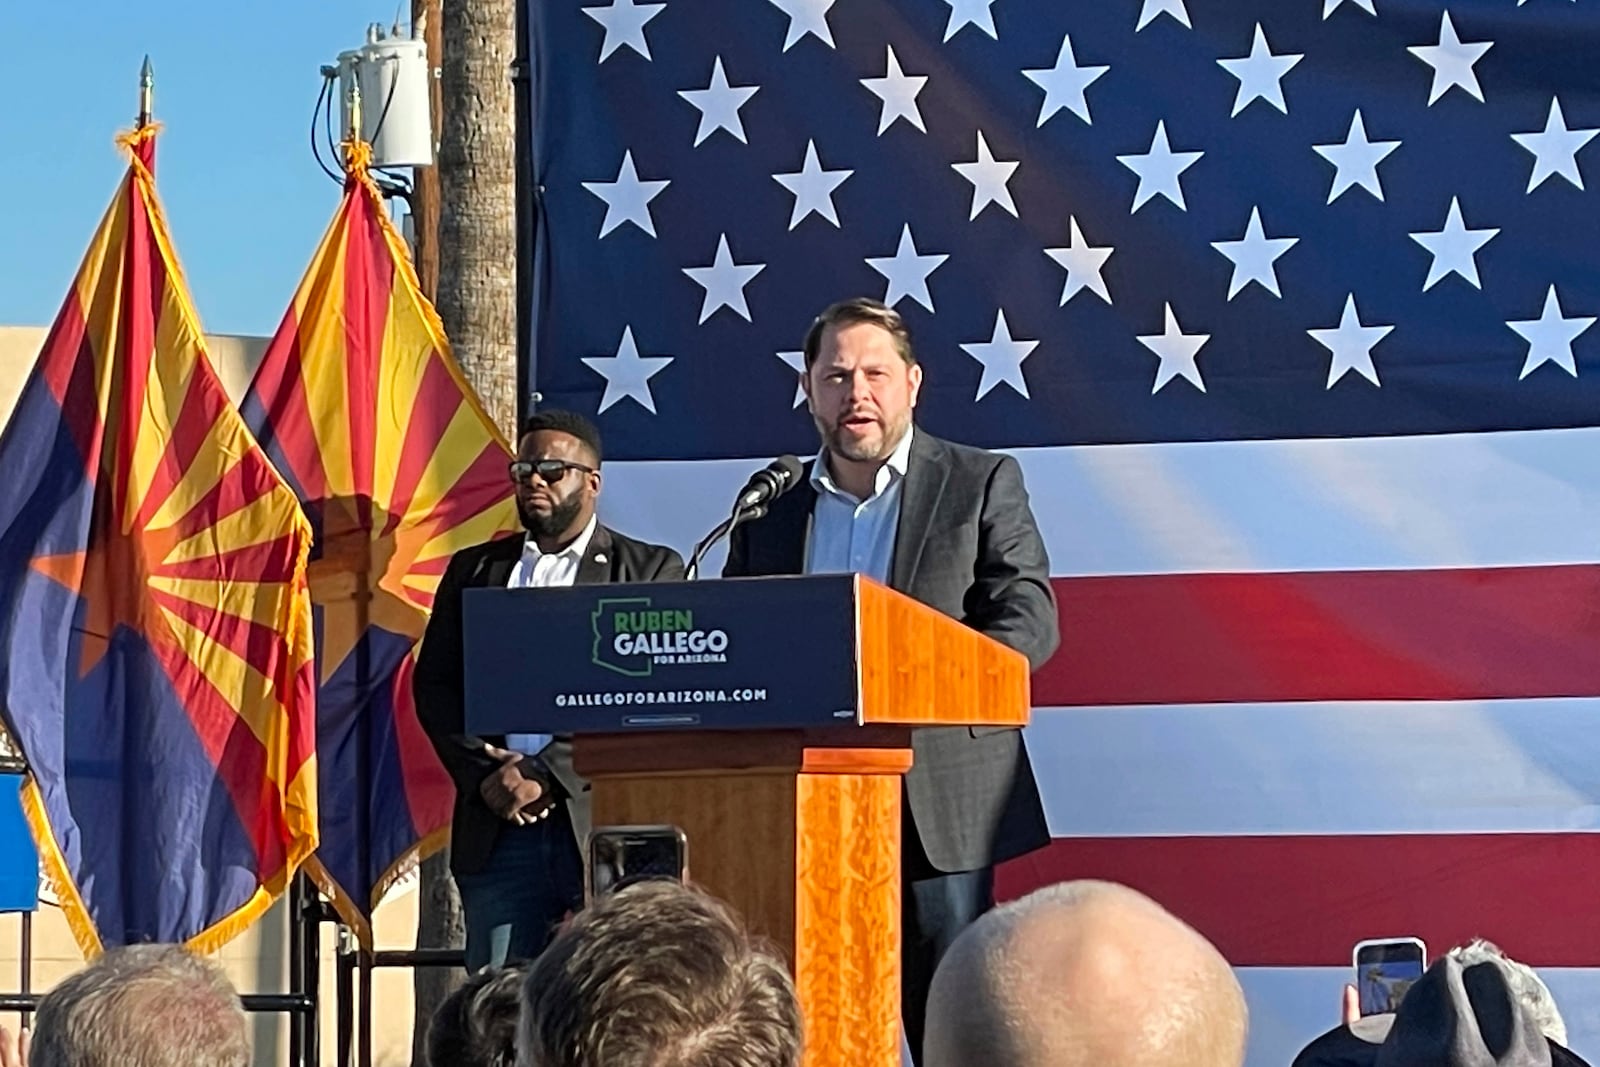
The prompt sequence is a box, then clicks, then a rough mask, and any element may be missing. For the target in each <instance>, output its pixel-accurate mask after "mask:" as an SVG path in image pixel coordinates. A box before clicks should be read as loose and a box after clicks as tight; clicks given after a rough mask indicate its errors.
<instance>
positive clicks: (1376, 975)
mask: <svg viewBox="0 0 1600 1067" xmlns="http://www.w3.org/2000/svg"><path fill="white" fill-rule="evenodd" d="M1352 955H1353V957H1354V962H1355V971H1356V994H1357V997H1358V999H1359V1002H1360V1011H1361V1014H1362V1015H1380V1014H1383V1013H1385V1012H1391V1011H1394V1010H1395V1009H1396V1008H1398V1007H1399V1006H1400V1001H1401V1000H1402V999H1403V998H1404V997H1405V995H1406V991H1407V990H1408V989H1410V988H1411V985H1412V983H1414V982H1415V981H1416V980H1417V979H1418V978H1421V977H1422V972H1423V971H1424V970H1426V969H1427V958H1428V949H1427V946H1426V945H1424V944H1423V943H1422V939H1421V938H1418V937H1384V938H1373V939H1370V940H1366V941H1361V942H1359V943H1357V945H1356V947H1355V951H1354V953H1352Z"/></svg>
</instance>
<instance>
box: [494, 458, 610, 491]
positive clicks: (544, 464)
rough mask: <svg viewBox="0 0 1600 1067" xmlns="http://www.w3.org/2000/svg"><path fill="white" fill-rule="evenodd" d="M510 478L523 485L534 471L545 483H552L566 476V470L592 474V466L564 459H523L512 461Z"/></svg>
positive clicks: (593, 471) (593, 470)
mask: <svg viewBox="0 0 1600 1067" xmlns="http://www.w3.org/2000/svg"><path fill="white" fill-rule="evenodd" d="M510 470H511V480H512V481H513V482H515V483H516V484H518V485H525V484H527V483H528V481H530V480H531V479H532V477H533V475H534V474H535V473H537V474H538V475H539V478H540V480H541V481H543V482H544V483H545V484H546V485H554V484H556V483H557V482H559V481H560V480H561V479H563V478H565V477H566V476H567V471H569V470H576V471H583V472H584V473H585V474H594V473H595V469H594V468H593V467H585V466H584V465H583V464H582V463H568V462H567V461H566V460H564V459H541V460H539V461H538V462H537V463H530V462H529V461H527V460H525V459H519V460H516V461H514V462H513V463H512V464H511V467H510Z"/></svg>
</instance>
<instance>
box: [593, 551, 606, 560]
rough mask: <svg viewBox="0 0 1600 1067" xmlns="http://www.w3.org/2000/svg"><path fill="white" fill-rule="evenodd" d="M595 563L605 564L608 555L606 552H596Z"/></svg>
mask: <svg viewBox="0 0 1600 1067" xmlns="http://www.w3.org/2000/svg"><path fill="white" fill-rule="evenodd" d="M594 561H595V562H596V563H605V562H606V554H605V553H604V552H596V553H595V554H594Z"/></svg>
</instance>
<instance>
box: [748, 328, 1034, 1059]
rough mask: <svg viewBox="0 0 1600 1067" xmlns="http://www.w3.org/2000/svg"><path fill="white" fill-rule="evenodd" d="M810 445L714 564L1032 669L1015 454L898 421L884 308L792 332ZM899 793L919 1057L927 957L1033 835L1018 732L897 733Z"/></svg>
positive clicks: (908, 365) (910, 989)
mask: <svg viewBox="0 0 1600 1067" xmlns="http://www.w3.org/2000/svg"><path fill="white" fill-rule="evenodd" d="M803 384H804V388H805V395H806V398H807V400H808V401H809V404H810V408H811V416H812V419H813V420H814V421H815V422H816V424H817V431H818V433H819V434H820V435H821V437H822V449H821V451H820V453H819V454H818V456H817V459H816V461H815V462H814V463H812V464H808V465H807V468H806V471H805V474H804V475H803V476H802V477H801V479H800V481H799V484H798V485H797V486H796V488H795V489H794V490H793V491H792V492H790V493H788V494H786V495H783V496H780V497H778V498H777V499H776V500H775V501H773V502H772V505H771V508H770V510H769V511H768V513H767V514H766V515H765V516H764V517H762V518H760V519H757V520H755V521H753V522H750V523H748V524H746V525H742V526H738V527H735V529H734V533H733V536H732V538H731V539H730V543H729V547H728V562H727V565H726V566H725V567H724V569H723V574H724V575H725V576H727V577H735V576H745V575H769V574H799V573H805V574H820V573H838V572H855V573H860V574H864V575H868V576H869V577H872V578H875V579H877V580H878V581H881V582H883V583H885V584H886V585H888V586H889V587H891V588H893V589H895V590H897V591H899V592H901V593H904V594H906V595H908V596H911V597H913V598H915V599H917V600H920V601H922V602H923V603H924V604H927V605H929V606H930V607H933V608H937V609H938V610H940V611H942V612H944V613H945V614H946V615H949V616H951V617H952V618H956V619H959V620H961V621H962V622H963V623H965V624H967V625H968V626H970V627H972V628H973V629H975V630H978V631H979V632H980V633H984V634H987V635H988V636H990V637H992V638H994V639H995V640H997V641H1000V642H1002V643H1004V644H1006V645H1009V646H1010V647H1012V648H1014V649H1016V650H1017V651H1019V652H1021V653H1023V654H1024V655H1026V656H1027V657H1028V663H1029V665H1030V666H1031V667H1032V668H1033V669H1034V670H1037V669H1038V668H1039V667H1040V666H1041V665H1042V664H1043V663H1044V662H1045V661H1046V660H1047V659H1049V658H1050V655H1051V654H1052V653H1053V652H1054V651H1055V649H1056V645H1057V644H1058V643H1059V641H1060V629H1059V625H1058V623H1057V619H1056V604H1055V596H1054V594H1053V593H1052V592H1051V588H1050V580H1049V575H1050V566H1049V561H1048V559H1047V558H1046V555H1045V548H1044V542H1043V541H1042V540H1041V538H1040V536H1039V530H1038V527H1037V525H1036V524H1035V522H1034V519H1033V513H1032V511H1031V510H1030V509H1029V507H1028V496H1027V491H1026V490H1025V489H1024V487H1023V484H1022V470H1021V468H1020V467H1019V466H1018V465H1017V462H1016V460H1015V459H1013V458H1011V457H1009V456H1003V455H1000V454H998V453H994V452H986V451H984V450H982V449H977V448H969V447H966V446H963V445H957V444H952V443H950V442H948V441H942V440H940V439H939V438H937V437H934V436H932V435H931V434H928V433H926V432H924V431H921V430H918V429H916V428H915V427H914V426H913V425H912V420H911V412H912V409H913V408H914V407H915V406H916V403H917V393H918V391H919V390H920V388H921V386H922V367H921V366H919V365H918V364H917V361H916V356H915V354H914V353H913V352H912V348H911V337H910V333H909V331H908V330H907V329H906V326H905V323H904V321H903V320H902V319H901V318H900V315H899V313H898V312H896V311H895V310H894V309H893V308H890V307H887V306H885V305H883V304H880V303H878V302H877V301H875V300H867V299H855V300H847V301H844V302H842V303H839V304H835V305H833V306H832V307H830V308H828V309H827V310H826V311H824V312H823V313H822V314H821V315H819V316H818V317H817V319H816V321H815V322H813V323H812V325H811V329H810V331H809V332H808V333H807V335H806V340H805V370H804V377H803ZM911 747H912V752H913V763H912V766H911V771H910V772H909V773H908V774H907V775H906V779H905V793H904V801H905V803H904V816H903V818H904V824H905V833H904V845H903V853H904V885H903V891H902V899H903V908H904V949H903V956H902V958H903V965H904V974H903V987H902V998H903V1007H902V1017H903V1018H904V1020H905V1028H906V1037H907V1039H908V1041H909V1043H910V1046H911V1050H912V1053H913V1055H914V1056H915V1058H916V1060H917V1062H918V1063H920V1062H921V1060H922V1056H921V1046H922V1032H923V1020H924V1015H925V1009H926V1003H927V996H928V987H929V984H930V983H931V982H932V980H933V971H934V968H935V966H936V965H937V964H938V962H939V958H940V957H941V956H942V955H943V954H944V951H945V950H946V949H947V948H948V947H949V946H950V943H951V942H952V941H954V940H955V938H956V935H957V934H959V933H960V932H961V930H962V929H964V928H965V927H966V926H967V925H968V924H970V923H971V922H972V921H973V920H975V919H976V918H977V917H978V916H979V915H981V914H983V913H984V912H985V911H987V910H988V909H989V908H991V907H992V906H993V904H994V865H995V864H996V863H999V862H1001V861H1003V860H1007V859H1010V858H1012V857H1014V856H1020V855H1022V854H1023V853H1026V852H1031V851H1033V850H1034V849H1037V848H1040V847H1042V846H1043V845H1045V844H1046V843H1047V842H1048V841H1049V836H1050V835H1049V829H1048V827H1047V826H1046V824H1045V819H1044V809H1043V806H1042V805H1041V804H1040V802H1039V791H1038V787H1037V786H1036V785H1035V783H1034V779H1033V769H1032V767H1031V766H1030V765H1029V762H1028V754H1027V750H1026V749H1025V748H1024V747H1023V743H1022V733H1021V731H1020V730H1018V729H1015V728H1011V727H1000V728H986V729H968V728H966V727H932V728H922V729H916V730H913V731H912V732H911Z"/></svg>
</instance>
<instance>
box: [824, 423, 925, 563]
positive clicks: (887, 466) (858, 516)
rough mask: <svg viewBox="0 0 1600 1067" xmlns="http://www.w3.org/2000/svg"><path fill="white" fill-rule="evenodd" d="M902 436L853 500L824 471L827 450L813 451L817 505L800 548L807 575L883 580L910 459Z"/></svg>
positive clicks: (908, 438) (908, 442) (890, 557)
mask: <svg viewBox="0 0 1600 1067" xmlns="http://www.w3.org/2000/svg"><path fill="white" fill-rule="evenodd" d="M915 432H916V430H915V428H914V427H911V426H907V427H906V433H905V436H904V437H902V438H900V443H899V444H897V445H895V448H894V451H893V452H891V453H889V458H888V459H887V460H886V461H885V462H884V464H883V466H881V467H879V468H878V473H877V475H876V477H875V479H874V481H873V490H872V495H871V496H869V497H867V498H866V499H865V500H860V499H857V498H856V497H855V496H853V495H852V494H850V493H847V492H845V491H844V490H843V489H841V488H839V486H838V484H837V483H835V482H834V480H833V475H831V474H830V473H828V450H827V448H826V447H824V448H823V450H822V451H821V452H820V453H818V455H817V461H816V463H815V464H814V465H813V466H812V468H811V484H812V485H813V486H815V487H816V490H817V505H816V507H815V509H813V511H812V513H811V535H810V537H809V539H808V542H807V545H806V573H807V574H852V573H853V574H865V575H866V576H867V577H869V578H875V579H876V580H878V581H880V582H885V583H887V582H888V581H889V569H890V567H891V566H892V565H893V563H894V539H895V534H896V533H897V532H898V531H899V529H900V495H901V487H902V486H903V485H904V484H905V480H906V466H907V464H908V463H909V462H910V458H911V437H912V434H914V433H915Z"/></svg>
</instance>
